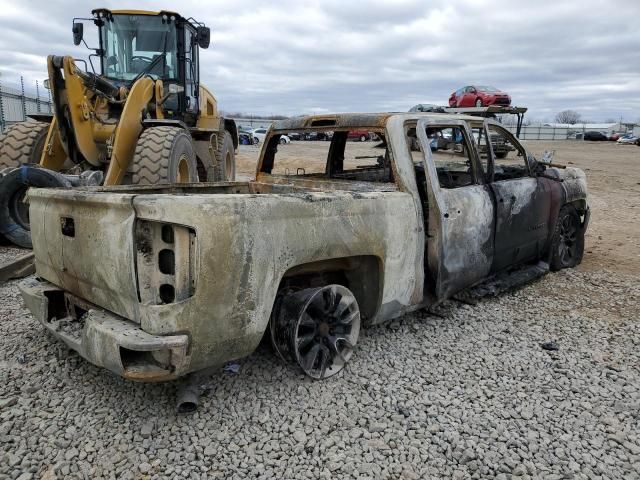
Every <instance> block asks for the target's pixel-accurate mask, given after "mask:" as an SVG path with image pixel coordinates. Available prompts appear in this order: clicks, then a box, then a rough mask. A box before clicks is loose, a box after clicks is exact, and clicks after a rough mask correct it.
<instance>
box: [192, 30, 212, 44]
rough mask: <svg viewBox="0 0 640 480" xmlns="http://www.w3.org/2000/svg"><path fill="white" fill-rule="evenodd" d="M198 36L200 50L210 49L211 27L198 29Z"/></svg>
mask: <svg viewBox="0 0 640 480" xmlns="http://www.w3.org/2000/svg"><path fill="white" fill-rule="evenodd" d="M196 34H197V37H198V46H199V47H200V48H209V43H211V29H210V28H209V27H198V30H197V32H196Z"/></svg>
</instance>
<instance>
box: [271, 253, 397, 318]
mask: <svg viewBox="0 0 640 480" xmlns="http://www.w3.org/2000/svg"><path fill="white" fill-rule="evenodd" d="M383 280H384V278H383V268H382V260H381V259H380V258H379V257H377V256H374V255H357V256H350V257H337V258H328V259H323V260H318V261H312V262H308V263H301V264H298V265H296V266H294V267H291V268H289V269H288V270H287V271H286V272H285V273H284V275H283V276H282V278H281V280H280V284H279V285H278V292H280V291H282V290H286V289H290V288H307V287H316V286H324V285H328V284H331V283H336V284H339V285H342V286H344V287H346V288H348V289H349V290H351V292H352V293H353V295H354V296H355V297H356V300H357V301H358V306H359V308H360V311H361V313H362V316H363V323H365V324H366V323H369V322H371V320H372V319H374V318H375V317H376V316H377V314H378V312H379V311H380V308H381V305H382V291H383Z"/></svg>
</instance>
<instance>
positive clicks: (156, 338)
mask: <svg viewBox="0 0 640 480" xmlns="http://www.w3.org/2000/svg"><path fill="white" fill-rule="evenodd" d="M19 288H20V292H21V293H22V298H23V299H24V302H25V304H26V306H27V308H28V309H29V310H30V311H31V313H32V314H33V316H34V317H36V319H37V320H38V321H39V322H40V323H42V325H44V327H45V328H46V329H47V330H48V331H49V332H50V333H51V334H52V335H53V336H55V337H56V338H57V339H59V340H61V341H63V342H64V343H65V344H67V346H69V348H71V349H73V350H75V351H77V352H78V353H79V354H80V355H81V356H82V357H84V358H85V359H86V360H88V361H89V362H91V363H93V364H94V365H97V366H99V367H104V368H106V369H108V370H111V371H112V372H113V373H116V374H118V375H120V376H122V377H124V378H128V379H130V380H140V381H147V382H158V381H166V380H173V379H175V378H178V377H179V376H181V375H183V374H184V373H186V372H187V370H188V366H189V360H190V358H189V355H188V347H189V337H188V336H187V335H167V336H161V335H151V334H149V333H147V332H145V331H144V330H142V329H141V328H140V326H139V325H137V324H135V323H133V322H131V321H129V320H126V319H124V318H122V317H119V316H117V315H115V314H113V313H110V312H106V311H104V310H101V309H99V308H97V307H94V306H92V305H88V304H87V303H86V302H82V301H81V300H79V301H78V299H75V298H73V297H72V296H70V295H68V294H66V293H65V292H64V291H63V290H60V289H59V288H57V287H56V286H55V285H53V284H51V283H49V282H46V281H44V280H38V279H36V278H35V277H29V278H27V279H26V280H24V281H23V282H21V283H20V286H19Z"/></svg>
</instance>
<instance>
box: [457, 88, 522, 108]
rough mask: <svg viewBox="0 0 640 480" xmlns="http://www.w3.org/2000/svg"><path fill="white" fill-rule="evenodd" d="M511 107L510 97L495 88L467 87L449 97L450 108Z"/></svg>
mask: <svg viewBox="0 0 640 480" xmlns="http://www.w3.org/2000/svg"><path fill="white" fill-rule="evenodd" d="M489 105H511V97H510V96H509V95H508V94H506V93H505V92H503V91H501V90H498V89H497V88H495V87H488V86H486V85H469V86H467V87H462V88H459V89H458V90H456V91H455V92H453V93H452V94H451V96H450V97H449V106H450V107H487V106H489Z"/></svg>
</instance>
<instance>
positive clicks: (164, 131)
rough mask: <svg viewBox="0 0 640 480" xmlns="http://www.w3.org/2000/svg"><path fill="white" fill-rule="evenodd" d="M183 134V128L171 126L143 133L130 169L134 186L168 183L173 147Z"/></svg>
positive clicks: (149, 129)
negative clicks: (176, 139) (174, 142)
mask: <svg viewBox="0 0 640 480" xmlns="http://www.w3.org/2000/svg"><path fill="white" fill-rule="evenodd" d="M182 132H184V130H183V129H182V128H179V127H169V126H159V127H151V128H147V129H146V130H144V131H143V132H142V135H140V138H139V139H138V143H137V145H136V151H135V153H134V154H133V161H132V162H131V166H130V167H129V171H130V172H131V183H132V184H133V185H155V184H157V183H163V182H166V181H168V178H169V157H170V155H171V147H172V145H173V141H174V139H175V138H176V137H177V136H178V135H179V134H181V133H182Z"/></svg>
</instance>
